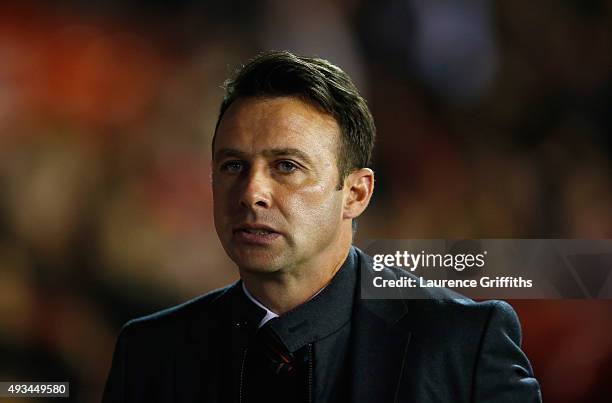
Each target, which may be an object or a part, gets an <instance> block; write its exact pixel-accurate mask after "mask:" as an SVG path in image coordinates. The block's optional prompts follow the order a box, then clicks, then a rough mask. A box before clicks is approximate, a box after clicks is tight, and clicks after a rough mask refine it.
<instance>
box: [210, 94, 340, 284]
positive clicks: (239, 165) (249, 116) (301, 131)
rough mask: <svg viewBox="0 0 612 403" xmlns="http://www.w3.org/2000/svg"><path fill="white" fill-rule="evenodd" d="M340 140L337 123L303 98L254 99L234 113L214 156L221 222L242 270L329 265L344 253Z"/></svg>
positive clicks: (228, 249) (225, 118)
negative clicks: (329, 258) (339, 187)
mask: <svg viewBox="0 0 612 403" xmlns="http://www.w3.org/2000/svg"><path fill="white" fill-rule="evenodd" d="M339 141H340V129H339V127H338V125H337V123H336V121H335V120H334V118H333V117H331V116H329V115H327V114H325V113H322V112H320V111H319V110H317V109H316V108H315V107H313V106H311V105H309V104H307V103H305V102H303V101H301V100H299V99H297V98H293V97H277V98H247V99H241V100H238V101H236V102H234V103H233V104H232V105H231V106H230V107H229V109H228V110H227V111H226V113H225V114H224V116H223V118H222V120H221V123H220V125H219V127H218V129H217V133H216V137H215V144H214V150H213V199H214V216H215V227H216V230H217V234H218V235H219V239H220V240H221V244H222V245H223V247H224V249H225V251H226V252H227V254H228V255H229V256H230V258H231V259H232V260H233V261H234V262H235V263H236V264H237V265H238V266H239V267H240V268H241V270H247V271H249V272H259V273H264V272H276V271H290V270H294V268H300V267H306V266H308V265H309V264H315V265H316V264H324V263H325V257H326V256H334V254H336V253H337V251H338V248H342V247H343V243H342V239H343V238H342V237H341V232H342V228H341V224H343V220H342V203H343V200H342V198H343V196H342V194H343V192H342V191H338V190H336V186H337V184H338V181H339V174H338V168H337V151H336V150H337V148H338V142H339ZM345 221H346V220H345ZM346 224H347V223H346V222H344V230H346ZM348 228H349V231H350V222H348ZM328 264H329V262H328Z"/></svg>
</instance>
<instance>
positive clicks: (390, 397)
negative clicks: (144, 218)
mask: <svg viewBox="0 0 612 403" xmlns="http://www.w3.org/2000/svg"><path fill="white" fill-rule="evenodd" d="M226 91H227V93H226V96H225V98H224V100H223V103H222V105H221V111H220V114H219V119H218V121H217V127H216V130H215V136H214V139H213V157H212V167H213V175H212V183H213V197H214V217H215V227H216V230H217V234H218V235H219V239H220V240H221V243H222V245H223V247H224V249H225V251H226V252H227V254H228V255H229V256H230V258H231V259H232V260H233V261H234V262H235V263H236V265H237V266H238V270H239V272H240V277H241V280H240V281H238V282H237V283H235V284H233V285H231V286H228V287H226V288H223V289H221V290H217V291H213V292H211V293H209V294H206V295H204V296H202V297H199V298H197V299H195V300H192V301H189V302H187V303H185V304H183V305H181V306H178V307H175V308H171V309H169V310H166V311H163V312H160V313H157V314H154V315H151V316H148V317H145V318H141V319H137V320H134V321H131V322H129V323H128V324H127V325H126V326H125V327H124V328H123V329H122V332H121V335H120V337H119V340H118V343H117V348H116V351H115V355H114V358H113V365H112V369H111V373H110V375H109V378H108V382H107V385H106V390H105V396H104V401H105V402H109V403H110V402H147V403H151V402H259V401H265V402H364V403H367V402H420V403H422V402H521V403H523V402H538V401H540V400H541V398H540V392H539V387H538V383H537V381H536V380H535V379H534V378H533V375H532V370H531V367H530V364H529V362H528V360H527V358H526V357H525V355H524V354H523V353H522V351H521V350H520V328H519V324H518V320H517V318H516V315H515V314H514V311H513V310H512V308H510V306H509V305H507V304H505V303H503V302H499V301H497V302H486V303H475V302H473V301H470V300H467V299H453V296H452V295H451V294H450V293H448V292H446V291H445V290H436V293H438V297H435V298H433V297H432V295H426V294H427V293H428V291H424V293H425V294H424V296H423V298H422V299H417V300H415V299H410V300H401V299H400V300H397V299H393V300H374V299H365V298H362V296H361V295H360V293H359V291H358V288H359V287H358V286H357V285H358V284H360V281H361V278H362V277H363V276H366V277H369V276H373V271H372V263H373V262H372V259H371V258H370V257H369V256H367V255H365V254H364V253H363V252H361V251H360V250H358V249H357V248H355V247H353V246H351V243H352V236H353V232H354V228H355V227H354V225H355V221H354V220H355V219H356V218H357V217H358V216H359V215H360V214H361V213H362V212H363V211H364V210H365V209H366V207H367V205H368V203H369V201H370V198H371V196H372V192H373V189H374V173H373V171H372V170H371V169H369V168H368V166H369V164H370V158H371V153H372V149H373V144H374V136H375V134H374V133H375V128H374V123H373V120H372V117H371V115H370V112H369V110H368V108H367V105H366V103H365V101H364V99H363V98H362V97H361V96H360V95H359V94H358V92H357V90H356V88H355V86H354V85H353V84H352V82H351V80H350V79H349V77H348V76H347V75H346V74H345V73H344V72H343V71H341V70H340V69H339V68H337V67H335V66H333V65H331V64H330V63H328V62H326V61H324V60H320V59H312V58H305V57H297V56H295V55H293V54H290V53H288V52H275V53H267V54H263V55H261V56H259V57H257V58H255V59H254V60H252V61H251V62H249V63H248V64H247V65H245V66H244V67H243V68H242V69H240V70H239V71H238V72H237V74H236V75H235V77H234V78H233V79H231V80H229V81H228V82H227V83H226ZM377 275H383V276H385V277H387V278H390V279H392V278H396V277H397V276H398V275H400V272H399V271H398V270H397V269H385V270H384V271H383V272H378V273H377ZM440 296H441V297H440Z"/></svg>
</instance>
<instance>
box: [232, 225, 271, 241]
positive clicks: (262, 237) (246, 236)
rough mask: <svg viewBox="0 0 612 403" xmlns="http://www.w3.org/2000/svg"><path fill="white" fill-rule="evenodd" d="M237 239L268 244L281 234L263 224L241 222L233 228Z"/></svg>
mask: <svg viewBox="0 0 612 403" xmlns="http://www.w3.org/2000/svg"><path fill="white" fill-rule="evenodd" d="M233 232H234V237H235V239H236V240H237V241H240V242H245V243H252V244H268V243H270V242H272V241H274V240H275V239H277V238H278V237H279V236H280V235H281V234H280V233H279V232H278V231H276V230H274V228H272V227H270V226H267V225H264V224H243V225H239V226H237V227H235V228H234V231H233Z"/></svg>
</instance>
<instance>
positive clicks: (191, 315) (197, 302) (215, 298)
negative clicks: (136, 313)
mask: <svg viewBox="0 0 612 403" xmlns="http://www.w3.org/2000/svg"><path fill="white" fill-rule="evenodd" d="M235 285H236V283H234V284H232V285H229V286H226V287H223V288H220V289H216V290H213V291H210V292H208V293H206V294H204V295H201V296H198V297H196V298H193V299H191V300H189V301H186V302H183V303H181V304H179V305H176V306H173V307H170V308H167V309H164V310H161V311H158V312H154V313H152V314H150V315H146V316H142V317H139V318H136V319H132V320H130V321H129V322H127V323H126V324H125V325H124V326H123V327H122V329H121V332H120V339H125V338H127V337H129V338H130V339H134V338H136V339H141V340H150V339H151V337H152V336H154V337H153V338H154V339H165V340H171V339H173V338H176V337H182V336H183V335H184V334H185V333H186V332H187V331H188V330H189V329H190V328H191V327H192V326H193V324H194V323H198V325H206V324H210V325H212V324H213V323H214V322H215V321H216V320H217V319H218V318H220V317H221V316H222V315H223V308H224V304H223V301H224V300H225V299H226V297H227V295H228V294H229V291H230V290H232V288H233V287H235Z"/></svg>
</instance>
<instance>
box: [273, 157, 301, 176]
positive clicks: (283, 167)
mask: <svg viewBox="0 0 612 403" xmlns="http://www.w3.org/2000/svg"><path fill="white" fill-rule="evenodd" d="M276 167H277V168H278V170H279V171H281V172H282V173H287V174H288V173H291V172H293V171H295V170H296V169H297V168H298V167H297V165H295V164H294V163H293V162H291V161H287V160H284V161H279V162H278V163H277V164H276Z"/></svg>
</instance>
